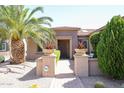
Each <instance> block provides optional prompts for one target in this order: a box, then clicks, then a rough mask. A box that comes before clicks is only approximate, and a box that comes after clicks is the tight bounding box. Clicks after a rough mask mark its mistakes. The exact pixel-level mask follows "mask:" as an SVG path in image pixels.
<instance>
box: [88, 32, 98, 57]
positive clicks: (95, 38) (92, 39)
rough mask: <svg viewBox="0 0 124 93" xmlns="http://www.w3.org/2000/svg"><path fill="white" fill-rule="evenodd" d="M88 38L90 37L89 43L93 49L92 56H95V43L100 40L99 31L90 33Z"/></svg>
mask: <svg viewBox="0 0 124 93" xmlns="http://www.w3.org/2000/svg"><path fill="white" fill-rule="evenodd" d="M89 39H90V42H91V45H92V47H93V50H94V56H93V57H95V58H96V57H97V54H96V49H97V44H98V42H99V41H100V32H95V33H93V34H91V35H90V38H89Z"/></svg>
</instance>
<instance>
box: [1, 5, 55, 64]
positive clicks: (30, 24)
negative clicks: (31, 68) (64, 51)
mask: <svg viewBox="0 0 124 93" xmlns="http://www.w3.org/2000/svg"><path fill="white" fill-rule="evenodd" d="M38 11H40V12H43V8H42V7H36V8H34V9H33V10H32V11H30V10H29V8H25V7H24V6H22V5H20V6H13V5H9V6H0V38H2V39H8V40H9V41H10V53H11V55H10V58H11V63H17V64H18V63H23V62H24V61H25V45H24V41H23V40H24V39H25V40H28V38H32V40H33V41H34V42H35V43H36V44H38V45H39V46H40V47H41V48H42V45H43V44H44V43H45V42H47V41H48V40H55V34H54V31H52V30H51V29H50V22H52V19H51V18H50V17H46V16H41V17H39V18H36V17H33V14H35V13H36V12H38Z"/></svg>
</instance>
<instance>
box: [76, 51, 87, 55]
mask: <svg viewBox="0 0 124 93" xmlns="http://www.w3.org/2000/svg"><path fill="white" fill-rule="evenodd" d="M75 52H76V55H79V56H80V55H86V52H87V49H75Z"/></svg>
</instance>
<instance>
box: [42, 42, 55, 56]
mask: <svg viewBox="0 0 124 93" xmlns="http://www.w3.org/2000/svg"><path fill="white" fill-rule="evenodd" d="M43 53H44V54H45V55H50V54H53V53H54V45H53V44H52V43H51V42H49V43H47V44H46V46H45V49H43Z"/></svg>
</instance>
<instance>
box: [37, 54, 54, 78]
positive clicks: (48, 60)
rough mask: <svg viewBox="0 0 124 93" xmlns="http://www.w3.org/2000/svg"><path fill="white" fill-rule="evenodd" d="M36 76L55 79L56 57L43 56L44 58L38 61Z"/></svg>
mask: <svg viewBox="0 0 124 93" xmlns="http://www.w3.org/2000/svg"><path fill="white" fill-rule="evenodd" d="M36 62H37V67H36V74H37V75H38V76H43V77H54V76H55V67H56V56H55V55H54V54H52V55H43V56H42V57H40V58H38V59H37V60H36Z"/></svg>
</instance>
